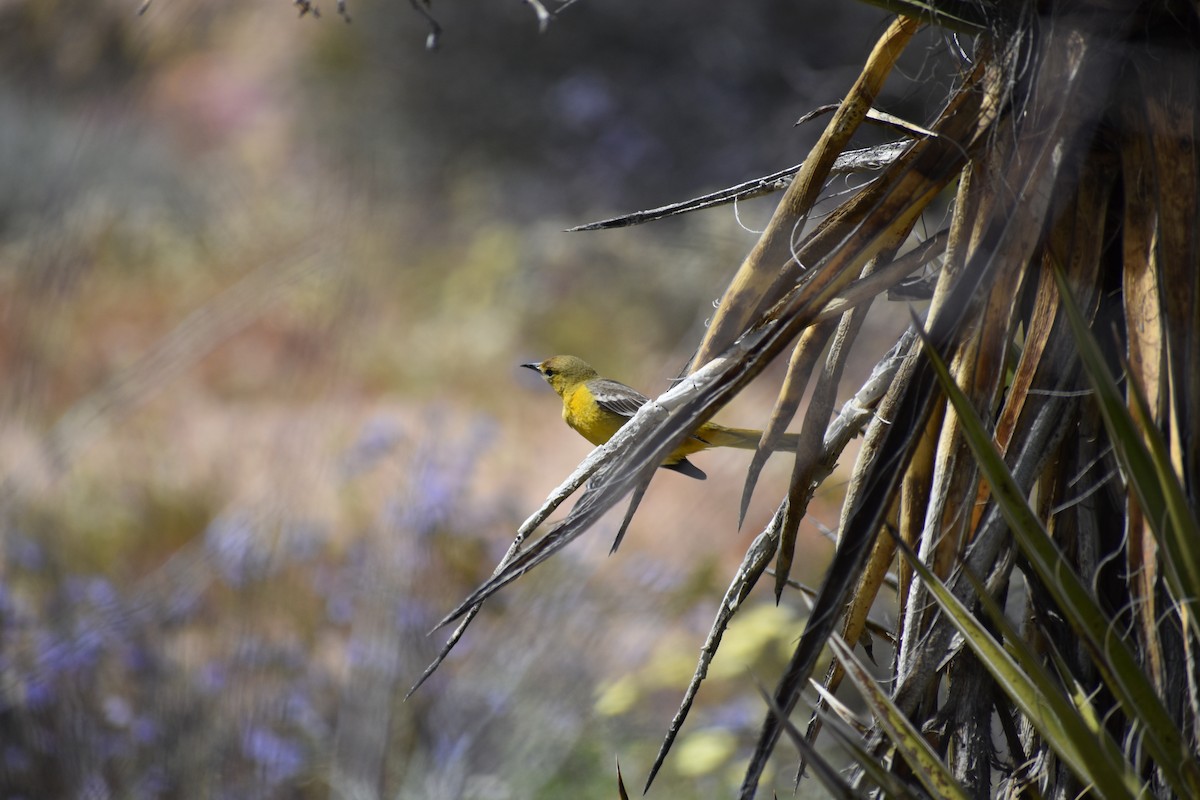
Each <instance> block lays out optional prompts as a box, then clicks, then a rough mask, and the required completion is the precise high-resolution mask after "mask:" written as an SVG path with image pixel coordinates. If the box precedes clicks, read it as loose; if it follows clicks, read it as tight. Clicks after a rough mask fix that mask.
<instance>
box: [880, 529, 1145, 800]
mask: <svg viewBox="0 0 1200 800" xmlns="http://www.w3.org/2000/svg"><path fill="white" fill-rule="evenodd" d="M897 546H898V547H899V548H900V549H901V551H902V552H903V553H904V555H905V558H907V559H908V562H909V564H911V565H912V567H913V569H914V570H915V571H916V572H917V574H918V575H920V577H921V580H922V581H923V582H924V583H925V585H926V586H927V588H928V589H929V591H930V594H931V595H932V596H933V598H934V599H935V600H936V602H937V604H938V606H939V607H940V608H941V610H942V612H943V613H945V614H946V616H947V618H948V619H949V620H950V622H951V623H952V624H953V625H954V627H955V628H957V629H958V631H959V633H961V634H962V636H963V640H964V641H965V642H966V643H967V646H968V647H970V648H971V650H972V652H974V653H975V655H976V656H977V657H978V658H979V661H980V663H981V664H983V666H984V668H985V669H987V671H988V672H989V673H990V674H991V676H992V678H993V679H994V680H995V681H996V683H997V684H999V686H1000V689H1001V691H1003V692H1004V694H1005V695H1006V696H1008V697H1009V698H1010V699H1011V700H1012V701H1013V702H1014V703H1016V705H1017V706H1018V707H1019V708H1020V709H1021V712H1022V713H1023V714H1024V715H1025V716H1026V717H1028V718H1029V721H1030V722H1031V723H1032V724H1033V726H1034V727H1035V728H1036V729H1037V730H1038V732H1039V733H1040V734H1041V735H1042V738H1043V739H1044V740H1045V741H1046V744H1048V745H1049V746H1050V747H1051V748H1052V749H1053V750H1054V752H1055V753H1057V754H1058V756H1059V758H1061V759H1062V760H1063V761H1064V762H1065V763H1066V764H1067V766H1068V767H1070V769H1071V771H1072V772H1074V773H1075V774H1076V775H1077V776H1079V778H1080V779H1082V780H1083V781H1084V782H1086V783H1089V784H1090V785H1091V786H1092V788H1093V789H1094V790H1096V791H1097V792H1098V794H1099V796H1101V797H1106V798H1133V797H1136V796H1138V793H1139V791H1140V789H1141V787H1140V785H1139V783H1138V780H1137V776H1136V775H1135V774H1134V773H1133V771H1132V768H1131V767H1129V765H1128V764H1124V759H1123V757H1122V756H1121V752H1120V749H1119V748H1117V745H1116V743H1115V742H1113V741H1112V738H1111V737H1110V736H1108V733H1107V732H1106V731H1103V730H1099V731H1097V730H1095V729H1094V728H1093V727H1092V726H1090V725H1089V724H1088V722H1087V720H1086V719H1085V718H1084V717H1083V716H1082V715H1081V714H1080V713H1079V711H1078V710H1077V709H1076V708H1075V706H1074V704H1073V703H1072V702H1071V701H1070V700H1069V699H1068V698H1067V697H1066V696H1065V695H1064V694H1063V693H1062V691H1061V690H1060V689H1059V686H1058V683H1057V682H1056V681H1055V679H1054V677H1053V676H1052V675H1051V674H1050V672H1049V671H1048V670H1047V669H1046V668H1045V666H1043V665H1042V663H1041V662H1040V661H1039V660H1038V658H1037V656H1036V655H1034V654H1033V652H1032V651H1030V650H1029V648H1028V646H1026V645H1025V644H1024V643H1023V642H1021V640H1020V638H1019V637H1016V638H1013V637H1009V638H1008V639H1006V641H1007V642H1008V647H1007V648H1006V647H1005V646H1004V645H1001V644H1000V643H999V642H998V641H996V639H995V638H994V637H993V636H992V635H991V634H990V633H989V632H988V630H987V629H986V628H985V627H984V626H983V624H982V623H981V622H980V621H979V620H978V619H977V618H976V617H975V615H974V614H972V613H971V612H970V610H969V609H968V608H967V607H966V606H965V605H963V604H962V602H961V601H960V600H959V599H958V598H957V597H955V596H954V593H953V592H951V591H950V590H949V589H948V588H947V587H946V585H945V584H944V583H942V581H941V580H940V579H939V578H938V577H937V576H936V575H934V574H933V572H931V571H930V570H929V568H928V567H926V566H925V564H924V563H922V562H921V560H920V559H919V558H918V557H917V556H916V554H915V553H913V551H912V549H911V548H909V547H907V546H905V545H904V543H903V542H898V543H897ZM1014 636H1015V634H1014ZM1105 740H1107V741H1106V743H1105V744H1102V742H1105ZM1117 764H1124V768H1123V769H1122V768H1118V767H1117V766H1116V765H1117Z"/></svg>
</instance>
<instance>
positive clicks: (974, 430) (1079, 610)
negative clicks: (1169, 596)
mask: <svg viewBox="0 0 1200 800" xmlns="http://www.w3.org/2000/svg"><path fill="white" fill-rule="evenodd" d="M918 333H920V334H921V336H922V341H923V342H924V343H925V345H926V353H927V354H928V356H929V358H930V361H931V363H932V365H933V368H934V371H935V373H936V374H937V376H938V379H939V381H940V383H941V384H942V388H943V390H944V391H945V392H946V394H947V397H948V398H949V400H950V402H951V404H952V405H953V406H954V409H955V411H956V412H957V414H958V416H959V418H960V420H961V422H962V426H963V431H964V434H965V436H966V438H967V442H968V444H969V445H970V447H971V450H972V452H973V453H974V454H975V458H976V460H977V461H978V463H979V466H980V470H981V472H982V473H983V474H984V476H985V477H986V478H987V481H988V483H989V485H990V487H991V491H992V496H993V497H994V498H995V500H996V502H997V504H998V505H999V507H1000V511H1001V513H1002V514H1003V515H1004V517H1005V519H1006V520H1007V522H1008V524H1009V528H1010V529H1011V530H1012V532H1013V535H1014V537H1015V538H1016V540H1017V544H1018V546H1020V548H1021V551H1022V552H1023V553H1024V554H1025V557H1026V558H1027V559H1028V560H1029V563H1030V564H1031V565H1032V566H1033V568H1034V570H1035V571H1036V572H1037V574H1038V577H1039V578H1040V579H1041V580H1042V582H1043V583H1044V584H1045V586H1046V588H1047V589H1048V590H1049V591H1050V593H1051V595H1052V596H1053V597H1054V600H1055V602H1056V603H1057V604H1058V605H1059V607H1060V608H1061V609H1062V610H1063V612H1064V616H1065V617H1066V619H1067V621H1068V623H1069V624H1070V625H1071V626H1072V629H1073V630H1074V631H1075V632H1076V633H1077V634H1078V635H1079V636H1080V637H1081V639H1082V641H1083V642H1084V644H1085V645H1086V646H1087V648H1088V650H1089V652H1090V653H1091V655H1092V659H1093V661H1094V662H1095V664H1096V666H1097V668H1098V669H1099V670H1100V672H1101V674H1102V675H1103V677H1104V681H1105V683H1106V684H1107V685H1108V686H1109V688H1110V689H1111V690H1112V691H1113V694H1114V695H1115V696H1116V697H1117V699H1118V701H1119V702H1120V703H1121V707H1122V708H1123V710H1124V711H1125V712H1126V714H1128V715H1129V716H1130V717H1131V718H1133V719H1138V720H1140V721H1141V723H1142V725H1143V726H1144V730H1145V742H1146V748H1147V750H1148V751H1149V752H1150V753H1151V755H1152V756H1153V757H1154V759H1155V761H1156V762H1158V763H1159V766H1161V767H1162V768H1163V771H1164V775H1165V777H1166V778H1167V781H1168V783H1170V784H1171V786H1172V788H1173V789H1174V790H1175V791H1176V792H1177V793H1179V794H1180V796H1200V795H1197V793H1196V789H1200V784H1197V783H1196V781H1197V779H1200V771H1197V769H1196V763H1195V761H1194V759H1193V758H1192V757H1191V756H1190V754H1189V753H1188V752H1187V750H1186V748H1185V747H1184V745H1183V737H1182V735H1181V733H1180V731H1179V729H1178V728H1177V727H1176V726H1175V724H1174V722H1173V721H1172V720H1171V717H1170V715H1169V714H1168V713H1167V711H1166V709H1165V708H1164V707H1163V705H1162V702H1161V701H1160V700H1159V698H1158V695H1157V694H1155V692H1154V687H1153V685H1152V684H1151V683H1150V681H1149V680H1148V679H1147V676H1146V675H1145V673H1144V672H1143V671H1142V669H1141V667H1140V665H1139V664H1138V661H1137V659H1136V657H1135V656H1134V654H1133V653H1132V651H1131V650H1130V649H1129V648H1128V646H1127V645H1126V643H1125V641H1124V640H1123V639H1121V638H1119V637H1118V636H1116V635H1115V631H1114V629H1113V627H1112V626H1111V624H1110V621H1109V619H1108V618H1107V617H1106V616H1105V615H1104V612H1103V611H1102V610H1101V608H1100V606H1099V605H1098V604H1097V603H1096V602H1095V600H1093V599H1092V596H1091V593H1090V592H1089V590H1088V588H1087V587H1086V586H1085V585H1084V583H1083V582H1082V581H1081V580H1080V579H1079V577H1078V576H1077V575H1076V574H1075V573H1074V572H1073V571H1072V570H1070V569H1069V568H1065V561H1064V559H1063V557H1062V554H1061V553H1060V552H1059V550H1058V548H1057V546H1056V545H1055V544H1054V541H1053V540H1052V539H1051V538H1050V536H1049V534H1047V533H1046V530H1045V528H1044V527H1043V526H1042V523H1041V520H1039V519H1038V517H1037V515H1036V514H1035V513H1034V511H1033V509H1031V508H1030V507H1029V504H1028V503H1027V502H1026V499H1025V497H1024V495H1023V494H1022V493H1021V490H1020V488H1019V487H1018V486H1017V484H1016V481H1015V480H1014V479H1013V477H1012V474H1011V472H1009V470H1008V466H1007V465H1006V464H1005V463H1004V459H1003V458H1002V457H1001V455H1000V453H999V452H998V451H997V449H996V447H995V444H994V442H993V441H992V437H991V435H990V434H989V433H988V432H987V430H986V429H985V428H984V426H983V423H982V422H981V421H980V419H979V416H978V415H977V414H976V413H975V409H974V408H973V407H972V406H971V404H970V401H969V400H968V399H967V397H966V395H965V394H963V392H962V391H961V390H960V389H959V388H958V386H957V385H956V384H955V383H954V380H953V378H952V377H951V376H950V373H949V370H947V369H946V366H945V363H944V362H943V361H942V359H941V357H940V356H939V355H938V353H937V351H936V349H935V348H933V347H931V346H930V343H929V340H928V339H926V338H924V332H923V331H921V330H918ZM1193 787H1194V788H1193Z"/></svg>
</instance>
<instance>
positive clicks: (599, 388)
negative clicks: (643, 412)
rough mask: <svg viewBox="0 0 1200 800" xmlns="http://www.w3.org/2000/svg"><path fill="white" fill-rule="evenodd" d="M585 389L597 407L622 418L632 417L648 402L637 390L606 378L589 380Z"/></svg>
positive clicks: (647, 398) (648, 399)
mask: <svg viewBox="0 0 1200 800" xmlns="http://www.w3.org/2000/svg"><path fill="white" fill-rule="evenodd" d="M587 387H588V389H590V390H591V392H592V396H593V397H594V398H596V404H597V405H599V406H600V407H601V408H603V409H604V410H605V411H611V412H612V413H614V414H620V415H621V416H622V417H632V416H633V415H634V414H636V413H637V410H638V409H639V408H641V407H642V406H644V405H646V403H648V402H650V398H649V397H646V395H644V394H642V393H641V392H639V391H638V390H637V389H633V388H631V387H629V386H626V385H625V384H623V383H620V382H619V381H613V380H609V379H608V378H596V379H594V380H590V381H588V383H587Z"/></svg>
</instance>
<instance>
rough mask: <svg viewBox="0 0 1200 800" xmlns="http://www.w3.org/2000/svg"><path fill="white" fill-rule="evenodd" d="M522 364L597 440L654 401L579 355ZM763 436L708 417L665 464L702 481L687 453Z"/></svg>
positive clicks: (791, 446) (781, 444)
mask: <svg viewBox="0 0 1200 800" xmlns="http://www.w3.org/2000/svg"><path fill="white" fill-rule="evenodd" d="M520 366H522V367H524V368H526V369H531V370H533V371H534V372H536V373H538V374H539V375H541V376H542V377H543V378H544V379H545V380H546V383H548V384H550V388H552V389H553V390H554V391H555V392H557V393H558V396H559V397H561V398H562V403H563V406H562V417H563V419H564V420H565V421H566V423H567V424H568V425H570V426H571V427H572V428H574V429H575V430H576V431H577V432H578V433H579V434H580V435H582V436H583V438H585V439H587V440H588V441H589V442H591V443H592V444H594V445H601V444H604V443H605V442H607V441H608V440H609V439H610V438H612V436H613V434H615V433H616V432H617V431H618V430H620V429H621V426H623V425H624V424H625V423H626V422H628V421H629V420H630V419H631V418H632V417H633V415H634V414H636V413H637V410H638V409H639V408H641V407H642V406H644V405H645V404H646V403H648V402H650V398H648V397H646V395H644V394H642V393H641V392H639V391H638V390H637V389H634V388H632V387H629V386H626V385H625V384H623V383H621V382H620V381H615V380H612V379H611V378H604V377H601V376H600V373H598V372H596V370H595V369H594V368H593V367H592V366H591V365H590V364H588V363H587V362H586V361H584V360H583V359H582V358H578V357H576V356H568V355H559V356H552V357H550V358H547V359H546V360H545V361H538V362H531V363H528V364H521V365H520ZM761 439H762V431H756V430H751V429H749V428H728V427H726V426H724V425H719V424H717V423H715V422H706V423H704V424H703V425H701V426H700V427H699V428H697V429H696V430H695V431H693V432H692V435H691V436H689V437H688V438H687V439H684V440H683V442H681V443H680V444H679V446H678V447H676V448H675V449H674V450H672V451H671V453H670V454H669V455H668V456H667V457H666V458H665V459H664V460H663V463H662V464H661V466H662V468H663V469H669V470H673V471H675V472H679V473H682V474H684V475H687V476H688V477H690V478H696V479H697V480H704V479H705V478H706V477H708V476H707V475H706V474H705V473H704V470H702V469H700V468H699V467H697V466H696V465H695V464H693V463H692V462H691V461H689V460H688V456H690V455H692V454H693V453H698V452H700V451H701V450H707V449H709V448H710V447H736V448H739V449H742V450H755V449H757V448H758V443H759V441H760V440H761ZM798 443H799V436H798V435H797V434H794V433H785V434H784V435H783V436H781V437H780V439H779V441H778V442H777V443H776V444H775V449H776V450H790V451H795V449H796V446H797V445H798Z"/></svg>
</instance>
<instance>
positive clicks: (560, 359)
mask: <svg viewBox="0 0 1200 800" xmlns="http://www.w3.org/2000/svg"><path fill="white" fill-rule="evenodd" d="M521 366H522V367H525V368H526V369H531V370H533V371H534V372H536V373H538V374H539V375H541V376H542V377H543V378H545V379H546V383H548V384H550V387H551V388H552V389H554V391H556V392H558V394H559V395H560V396H561V395H562V394H563V393H564V392H566V391H567V390H568V389H571V388H572V387H574V386H577V385H578V384H580V383H583V382H584V381H590V380H591V379H592V378H598V377H600V376H599V374H598V373H597V372H596V370H594V369H592V367H591V365H590V364H588V363H587V362H586V361H584V360H583V359H582V358H576V357H575V356H551V357H550V358H547V359H546V360H545V361H542V362H539V363H530V364H522V365H521Z"/></svg>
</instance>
